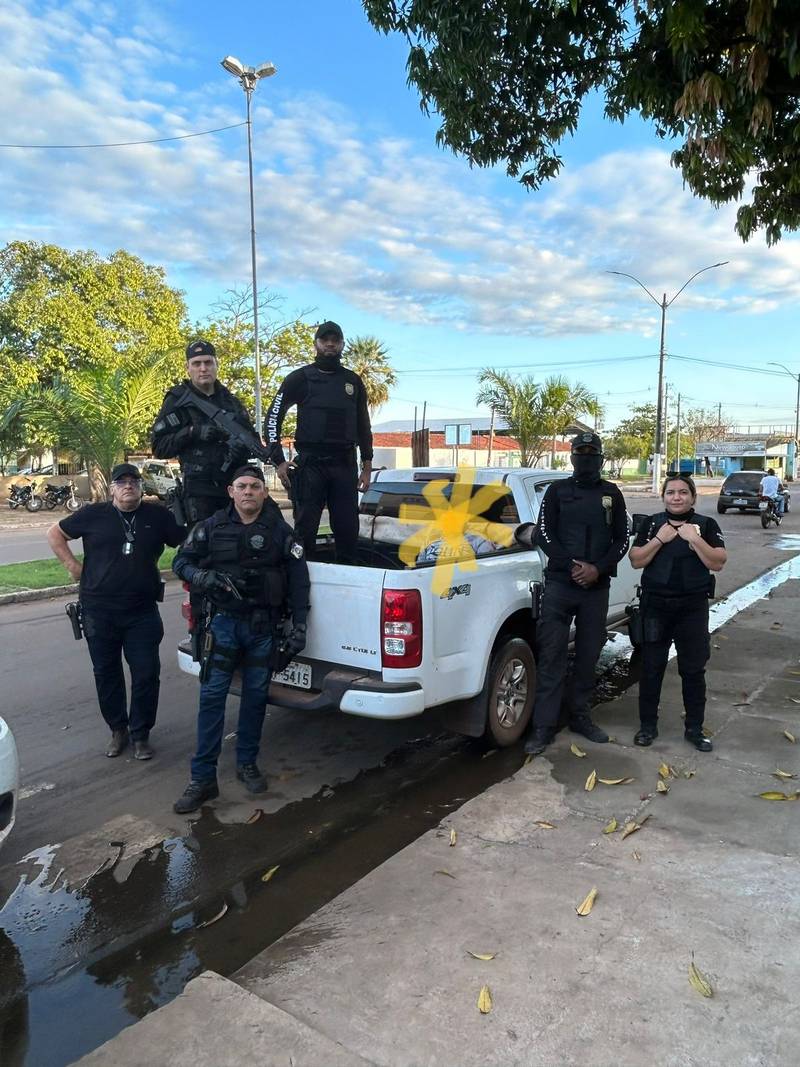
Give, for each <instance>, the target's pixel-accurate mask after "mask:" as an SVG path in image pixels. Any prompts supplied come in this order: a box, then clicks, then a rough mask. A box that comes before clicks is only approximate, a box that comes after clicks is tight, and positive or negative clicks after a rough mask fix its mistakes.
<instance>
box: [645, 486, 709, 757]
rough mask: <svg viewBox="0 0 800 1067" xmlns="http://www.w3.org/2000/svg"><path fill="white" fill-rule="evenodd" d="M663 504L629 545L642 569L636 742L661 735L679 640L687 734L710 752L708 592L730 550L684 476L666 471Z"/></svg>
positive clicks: (651, 740) (662, 491) (693, 742)
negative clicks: (706, 730)
mask: <svg viewBox="0 0 800 1067" xmlns="http://www.w3.org/2000/svg"><path fill="white" fill-rule="evenodd" d="M661 498H662V500H663V501H664V508H665V510H664V511H662V512H660V513H659V514H658V515H653V516H652V517H651V518H650V519H649V520H648V521H647V522H646V523H645V524H644V525H643V527H642V528H641V529H640V532H639V534H638V536H637V537H636V540H635V541H634V544H633V547H632V548H631V551H630V560H631V564H632V565H633V566H634V567H635V568H636V569H637V570H638V569H643V574H642V634H643V641H642V677H641V681H640V683H639V719H640V722H641V724H640V727H639V732H638V733H637V734H636V736H635V737H634V739H633V740H634V743H635V744H637V745H641V746H643V747H646V746H648V745H652V743H653V741H654V740H655V738H656V737H658V701H659V698H660V696H661V683H662V681H663V680H664V671H665V670H666V667H667V659H668V656H669V648H670V645H671V644H672V642H673V641H674V642H675V651H676V653H677V656H678V671H679V673H680V676H681V684H682V688H683V706H684V708H685V709H686V722H685V725H684V737H685V738H686V740H687V741H688V742H689V743H690V744H692V745H694V746H695V748H697V749H699V751H700V752H710V751H711V749H712V748H713V745H712V744H711V741H710V740H709V739H708V738H707V737H704V736H703V719H704V717H705V709H706V670H705V668H706V663H707V662H708V657H709V654H710V644H711V642H710V640H709V634H708V598H709V597H710V596H711V595H712V593H713V590H714V579H713V577H712V575H711V571H720V570H722V568H723V566H724V565H725V561H726V559H727V553H726V552H725V542H724V540H723V538H722V531H721V530H720V528H719V525H718V524H717V522H716V520H715V519H711V518H708V517H707V516H704V515H697V514H696V513H695V510H694V504H695V500H696V499H697V490H696V489H695V486H694V482H693V481H692V479H691V478H690V477H689V476H688V475H685V474H675V475H668V476H667V478H666V480H665V482H664V486H663V488H662V490H661Z"/></svg>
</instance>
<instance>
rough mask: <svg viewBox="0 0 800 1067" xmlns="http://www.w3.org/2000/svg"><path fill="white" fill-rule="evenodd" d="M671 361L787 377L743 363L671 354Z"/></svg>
mask: <svg viewBox="0 0 800 1067" xmlns="http://www.w3.org/2000/svg"><path fill="white" fill-rule="evenodd" d="M669 359H677V360H680V361H681V362H682V363H702V364H703V365H704V366H706V367H725V368H727V369H728V370H743V371H749V372H750V373H752V374H769V375H774V376H777V377H779V378H785V377H786V374H785V373H784V372H783V371H779V370H766V369H765V368H764V367H748V366H746V365H745V364H743V363H724V362H723V361H722V360H717V359H700V358H699V356H678V355H674V354H673V353H672V352H670V353H669Z"/></svg>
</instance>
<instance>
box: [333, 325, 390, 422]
mask: <svg viewBox="0 0 800 1067" xmlns="http://www.w3.org/2000/svg"><path fill="white" fill-rule="evenodd" d="M387 355H388V353H387V351H386V349H385V348H384V347H383V345H382V344H381V342H380V341H379V340H378V338H377V337H354V338H353V340H352V341H348V342H347V347H346V348H345V350H344V353H343V355H342V362H343V363H344V365H345V366H346V367H349V368H350V370H354V371H355V372H356V374H358V375H359V377H360V378H361V380H362V382H363V383H364V388H365V389H366V390H367V404H368V406H369V411H370V415H374V414H375V412H376V411H377V410H378V408H379V407H380V406H381V405H382V404H385V403H386V401H387V400H388V399H389V390H390V389H391V388H392V386H394V385H397V375H396V374H395V372H394V369H393V368H392V366H391V364H390V363H389V362H388V359H387Z"/></svg>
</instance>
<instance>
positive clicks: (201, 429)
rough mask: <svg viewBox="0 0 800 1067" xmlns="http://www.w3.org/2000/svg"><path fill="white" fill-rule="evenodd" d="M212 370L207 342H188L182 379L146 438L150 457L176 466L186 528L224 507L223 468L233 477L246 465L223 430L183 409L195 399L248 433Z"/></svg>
mask: <svg viewBox="0 0 800 1067" xmlns="http://www.w3.org/2000/svg"><path fill="white" fill-rule="evenodd" d="M217 370H218V368H217V354H216V350H215V349H214V346H213V345H212V344H211V342H210V341H203V340H197V341H192V342H191V344H190V345H188V347H187V349H186V373H187V374H188V378H187V379H186V380H185V381H184V382H182V383H181V384H180V385H176V386H174V387H173V388H172V389H170V390H169V391H168V392H167V395H166V396H165V397H164V403H163V404H162V405H161V410H160V411H159V413H158V416H157V418H156V421H155V423H154V424H153V430H152V435H151V442H152V449H153V455H154V456H156V457H157V458H158V459H171V458H173V457H175V456H177V457H178V459H179V460H180V465H181V474H182V475H183V507H184V511H185V512H186V518H187V521H188V523H189V524H190V525H192V524H193V523H195V522H199V521H200V520H201V519H207V518H208V517H209V516H210V515H213V514H214V512H215V511H218V510H219V508H224V507H227V505H228V502H229V501H228V493H227V489H226V486H227V483H228V480H229V478H228V475H227V474H226V473H225V472H224V471H223V468H225V471H233V470H235V469H236V468H237V467H238V466H240V465H241V464H242V463H244V462H245V461H246V460H248V459H250V455H249V454H248V450H247V449H246V448H244V447H242V446H241V445H238V444H235V443H234V442H233V441H231V440H230V439H229V437H228V434H227V433H226V432H225V429H224V427H221V426H218V425H217V424H216V423H215V422H213V421H212V420H211V419H210V418H209V416H208V415H206V414H204V413H203V412H202V411H199V410H198V409H197V408H196V407H194V405H192V404H190V403H189V404H187V403H186V394H187V393H189V394H191V393H195V394H196V395H197V396H199V397H201V398H202V399H204V400H206V401H208V400H210V401H211V402H212V403H213V404H215V405H216V407H218V408H221V409H222V410H223V411H229V412H231V413H232V414H233V416H234V418H235V419H236V421H237V422H238V423H239V424H240V425H241V426H242V427H243V428H244V429H246V430H249V431H250V433H254V430H253V424H252V422H251V421H250V417H249V415H248V414H247V412H246V411H245V409H244V406H243V405H242V404H241V403H240V401H238V400H237V399H236V397H235V396H233V394H232V393H230V392H229V391H228V390H227V389H226V388H225V386H224V385H221V384H220V383H219V382H218V381H217Z"/></svg>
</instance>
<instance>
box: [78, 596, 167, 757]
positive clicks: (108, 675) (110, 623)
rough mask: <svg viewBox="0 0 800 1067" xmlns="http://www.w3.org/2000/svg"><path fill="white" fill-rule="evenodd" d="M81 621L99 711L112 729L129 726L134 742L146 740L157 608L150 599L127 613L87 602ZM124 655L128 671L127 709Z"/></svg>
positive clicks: (156, 675) (155, 680) (154, 699)
mask: <svg viewBox="0 0 800 1067" xmlns="http://www.w3.org/2000/svg"><path fill="white" fill-rule="evenodd" d="M83 626H84V632H85V634H86V644H87V645H88V646H89V655H90V656H91V659H92V667H93V669H94V681H95V686H96V688H97V699H98V702H99V704H100V713H101V714H102V716H103V718H104V719H105V721H106V723H107V724H108V726H109V728H110V729H111V730H125V729H130V733H131V737H132V738H133V740H134V741H143V740H145V739H146V738H147V735H148V734H149V733H150V731H151V730H152V729H153V726H154V725H155V721H156V711H157V710H158V691H159V684H160V683H159V679H160V675H161V664H160V661H159V657H158V646H159V645H160V644H161V639H162V638H163V636H164V627H163V625H162V623H161V616H160V615H159V613H158V608H157V607H156V606H155V604H153V606H152V607H150V608H145V609H144V610H143V611H135V612H131V613H127V612H124V611H108V610H105V611H104V610H103V609H102V608H94V607H86V608H84V612H83ZM123 655H124V656H125V659H126V660H127V663H128V667H129V668H130V672H131V703H130V711H129V710H128V699H127V695H126V692H125V675H124V673H123V670H122V657H123Z"/></svg>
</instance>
